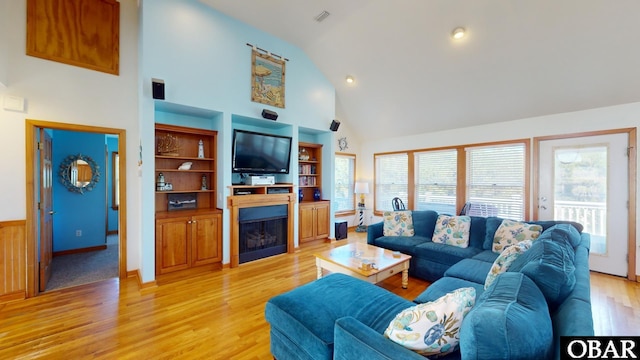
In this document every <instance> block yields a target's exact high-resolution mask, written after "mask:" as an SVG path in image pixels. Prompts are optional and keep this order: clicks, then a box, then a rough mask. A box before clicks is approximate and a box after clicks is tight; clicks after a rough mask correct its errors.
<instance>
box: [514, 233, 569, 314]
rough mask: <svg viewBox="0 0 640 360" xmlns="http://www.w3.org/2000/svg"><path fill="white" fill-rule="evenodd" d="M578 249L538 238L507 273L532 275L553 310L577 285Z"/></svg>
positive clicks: (566, 244)
mask: <svg viewBox="0 0 640 360" xmlns="http://www.w3.org/2000/svg"><path fill="white" fill-rule="evenodd" d="M574 259H575V252H574V250H573V248H572V247H571V246H570V245H569V244H568V243H564V242H556V241H552V240H549V239H538V240H536V241H534V242H533V245H531V248H530V249H529V250H527V252H525V253H524V254H522V255H520V257H518V258H517V259H516V260H515V261H514V262H513V263H512V264H511V266H510V267H509V270H507V271H508V272H521V273H523V274H525V275H526V276H528V277H529V278H531V280H533V281H534V282H535V283H536V285H537V286H538V287H539V288H540V290H541V291H542V293H543V294H544V297H545V298H546V299H547V303H548V304H549V308H550V309H551V310H554V309H555V308H557V307H558V305H560V304H561V303H562V302H563V301H564V299H565V298H566V297H567V295H569V293H570V292H571V291H573V288H574V287H575V285H576V275H575V270H576V267H575V265H574V263H573V261H574Z"/></svg>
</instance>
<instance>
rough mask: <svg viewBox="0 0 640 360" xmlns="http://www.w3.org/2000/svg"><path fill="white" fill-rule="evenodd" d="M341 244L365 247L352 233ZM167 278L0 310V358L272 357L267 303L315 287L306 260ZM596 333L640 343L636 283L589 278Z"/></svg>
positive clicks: (309, 248) (305, 251)
mask: <svg viewBox="0 0 640 360" xmlns="http://www.w3.org/2000/svg"><path fill="white" fill-rule="evenodd" d="M346 241H364V237H363V234H359V233H352V232H350V233H349V239H348V240H346ZM346 241H345V240H343V241H340V242H337V243H334V244H328V243H317V244H310V245H305V246H303V248H302V249H301V250H299V251H298V252H296V253H295V254H291V255H279V256H276V257H273V258H270V259H263V260H258V261H254V262H251V263H247V264H243V265H241V266H240V267H239V268H236V269H223V270H215V271H210V270H207V271H198V272H194V274H193V275H194V276H192V277H190V278H188V279H179V278H177V276H174V275H171V276H165V277H162V278H159V279H158V283H159V286H158V287H157V288H155V289H152V290H148V291H145V292H143V293H141V292H140V291H139V290H138V287H137V282H136V280H135V279H126V280H123V281H118V280H117V279H112V280H106V281H102V282H98V283H94V284H89V285H83V286H80V287H75V288H69V289H65V290H59V291H53V292H50V293H46V294H44V295H42V296H39V297H36V298H33V299H28V300H24V301H18V302H12V303H7V304H3V305H0V359H37V358H47V359H61V358H63V359H69V360H71V359H84V358H104V359H272V357H271V355H270V353H269V326H268V324H267V323H266V322H265V320H264V306H265V303H266V301H267V300H268V299H269V298H271V297H272V296H274V295H277V294H280V293H282V292H285V291H287V290H290V289H293V288H295V287H297V286H300V285H302V284H305V283H307V282H310V281H312V280H314V279H315V276H316V270H315V261H314V257H313V253H315V252H318V251H320V250H323V249H326V248H329V247H331V246H336V245H337V246H339V245H343V244H344V243H346ZM400 280H401V279H400V276H394V277H392V278H390V279H388V280H386V281H385V282H383V283H381V284H380V286H382V287H384V288H386V289H388V290H390V291H393V292H394V293H397V294H399V295H401V296H403V297H405V298H407V299H410V300H411V299H413V298H415V297H416V296H417V295H418V294H419V293H420V292H422V291H423V290H424V289H425V288H426V286H427V285H428V283H426V282H424V281H421V280H417V279H413V278H410V279H409V289H407V290H403V289H402V288H401V284H400ZM591 282H592V299H593V300H592V303H593V316H594V322H595V332H596V335H640V284H638V283H633V282H629V281H626V280H624V279H621V278H617V277H613V276H608V275H603V274H598V273H593V274H592V280H591Z"/></svg>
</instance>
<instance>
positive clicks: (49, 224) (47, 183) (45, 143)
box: [39, 128, 54, 291]
mask: <svg viewBox="0 0 640 360" xmlns="http://www.w3.org/2000/svg"><path fill="white" fill-rule="evenodd" d="M39 130H40V144H41V145H39V153H40V169H39V172H40V277H39V279H40V281H39V284H40V286H39V288H40V291H45V289H46V288H47V282H48V281H49V278H50V277H51V260H52V258H53V214H54V212H53V201H52V194H51V189H52V184H53V169H52V163H51V158H52V156H51V149H52V146H51V142H52V140H51V136H49V134H48V133H47V132H46V131H44V129H42V128H40V129H39Z"/></svg>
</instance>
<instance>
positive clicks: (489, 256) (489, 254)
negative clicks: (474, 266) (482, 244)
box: [472, 250, 500, 263]
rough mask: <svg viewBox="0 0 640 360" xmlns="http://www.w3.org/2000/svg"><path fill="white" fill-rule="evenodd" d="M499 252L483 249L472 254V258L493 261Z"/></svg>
mask: <svg viewBox="0 0 640 360" xmlns="http://www.w3.org/2000/svg"><path fill="white" fill-rule="evenodd" d="M499 255H500V254H496V253H494V252H493V251H491V250H483V251H482V252H481V253H478V254H477V255H474V256H473V257H472V259H476V260H480V261H485V262H488V263H493V262H494V261H496V259H497V258H498V256H499Z"/></svg>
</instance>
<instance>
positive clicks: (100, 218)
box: [53, 130, 107, 252]
mask: <svg viewBox="0 0 640 360" xmlns="http://www.w3.org/2000/svg"><path fill="white" fill-rule="evenodd" d="M77 154H82V155H84V156H88V157H90V158H92V159H93V160H94V161H95V162H96V163H97V164H98V167H99V171H100V174H101V176H100V180H99V181H98V183H97V184H96V186H95V187H94V188H93V190H91V191H88V192H85V193H84V194H79V193H76V192H71V191H69V190H68V189H67V188H66V187H65V186H64V185H63V184H62V183H61V182H60V174H59V172H60V164H61V163H62V161H63V160H64V159H65V158H66V157H67V156H69V155H77ZM105 168H106V164H105V136H104V135H103V134H93V133H83V132H76V131H61V130H53V170H54V177H55V179H54V181H53V209H54V211H55V212H56V213H55V215H54V217H53V251H54V252H58V251H64V250H72V249H82V248H87V247H92V246H99V245H104V244H105V242H106V216H107V215H106V208H107V203H106V196H107V192H106V190H107V182H106V181H105ZM77 230H80V231H81V232H82V235H81V236H76V231H77Z"/></svg>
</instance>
